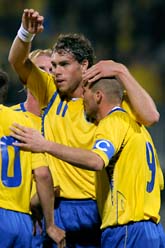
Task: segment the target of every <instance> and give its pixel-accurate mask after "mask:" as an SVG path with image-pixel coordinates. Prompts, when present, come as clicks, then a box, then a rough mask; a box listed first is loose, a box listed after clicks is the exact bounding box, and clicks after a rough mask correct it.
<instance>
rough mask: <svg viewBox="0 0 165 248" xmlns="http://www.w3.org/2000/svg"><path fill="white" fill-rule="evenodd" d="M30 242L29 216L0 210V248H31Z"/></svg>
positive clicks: (30, 222) (30, 225) (30, 223)
mask: <svg viewBox="0 0 165 248" xmlns="http://www.w3.org/2000/svg"><path fill="white" fill-rule="evenodd" d="M31 242H32V220H31V216H30V215H28V214H24V213H20V212H15V211H11V210H6V209H3V208H0V247H3V248H10V247H14V248H21V247H24V248H31Z"/></svg>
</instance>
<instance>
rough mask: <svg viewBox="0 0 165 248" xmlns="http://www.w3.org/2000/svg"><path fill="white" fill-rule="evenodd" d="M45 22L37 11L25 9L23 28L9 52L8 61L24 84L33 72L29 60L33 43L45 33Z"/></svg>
mask: <svg viewBox="0 0 165 248" xmlns="http://www.w3.org/2000/svg"><path fill="white" fill-rule="evenodd" d="M43 21H44V17H43V16H41V15H40V14H39V13H38V12H37V11H35V10H33V9H25V10H24V12H23V14H22V23H21V27H20V29H19V30H18V33H17V36H16V37H15V39H14V41H13V44H12V46H11V49H10V52H9V57H8V60H9V62H10V64H11V65H12V67H13V68H14V70H15V71H16V72H17V74H18V76H19V77H20V78H21V79H22V81H23V82H24V83H26V81H27V78H28V75H29V74H30V71H31V61H30V60H29V59H28V55H29V52H30V49H31V42H32V40H33V38H34V36H35V35H36V34H37V33H40V32H42V31H43Z"/></svg>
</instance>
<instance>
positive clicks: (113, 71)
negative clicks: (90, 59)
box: [83, 60, 125, 83]
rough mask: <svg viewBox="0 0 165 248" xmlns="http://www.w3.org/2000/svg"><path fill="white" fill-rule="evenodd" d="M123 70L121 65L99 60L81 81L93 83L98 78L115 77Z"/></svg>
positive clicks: (111, 61)
mask: <svg viewBox="0 0 165 248" xmlns="http://www.w3.org/2000/svg"><path fill="white" fill-rule="evenodd" d="M124 68H125V67H124V66H123V65H122V64H120V63H117V62H115V61H113V60H101V61H99V62H98V63H96V64H95V65H93V66H92V67H90V68H89V69H88V70H87V71H86V72H85V73H84V74H83V81H84V82H86V81H88V82H89V83H93V82H94V81H96V80H99V79H100V78H106V77H117V76H119V75H120V73H121V72H122V71H123V70H124Z"/></svg>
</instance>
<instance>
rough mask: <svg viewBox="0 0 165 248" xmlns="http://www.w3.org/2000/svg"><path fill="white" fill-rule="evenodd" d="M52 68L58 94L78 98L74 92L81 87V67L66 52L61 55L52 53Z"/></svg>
mask: <svg viewBox="0 0 165 248" xmlns="http://www.w3.org/2000/svg"><path fill="white" fill-rule="evenodd" d="M52 67H53V74H54V75H55V78H56V86H57V88H58V89H59V92H60V93H61V94H62V95H66V96H68V97H80V96H79V95H76V90H77V89H78V88H79V87H82V86H81V81H82V66H81V64H79V63H78V61H76V60H75V58H74V57H73V55H72V54H71V53H67V52H65V53H62V54H59V53H57V52H54V53H53V55H52Z"/></svg>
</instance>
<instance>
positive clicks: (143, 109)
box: [83, 60, 159, 126]
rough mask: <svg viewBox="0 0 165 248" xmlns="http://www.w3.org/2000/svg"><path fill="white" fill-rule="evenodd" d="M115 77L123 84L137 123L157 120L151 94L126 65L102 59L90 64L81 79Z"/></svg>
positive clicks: (157, 116)
mask: <svg viewBox="0 0 165 248" xmlns="http://www.w3.org/2000/svg"><path fill="white" fill-rule="evenodd" d="M112 76H115V77H117V78H118V79H119V80H120V82H121V83H122V84H123V86H124V88H125V90H126V92H127V95H128V98H129V103H130V104H131V108H132V109H133V111H134V114H135V116H136V119H137V121H138V122H139V123H141V124H143V125H146V126H150V125H152V124H154V123H156V122H158V121H159V112H158V110H157V108H156V105H155V103H154V101H153V99H152V98H151V96H150V95H149V94H148V93H147V92H146V91H145V90H144V88H143V87H142V86H141V85H140V84H139V83H138V82H137V81H136V79H135V78H134V77H133V76H132V75H131V73H130V72H129V70H128V69H127V67H126V66H124V65H123V64H120V63H116V62H114V61H112V60H103V61H100V62H98V63H97V64H96V65H94V66H92V67H91V68H89V69H88V70H87V72H86V73H85V74H84V77H83V80H85V81H86V80H88V81H89V82H94V81H95V80H98V79H99V78H101V77H112Z"/></svg>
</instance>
